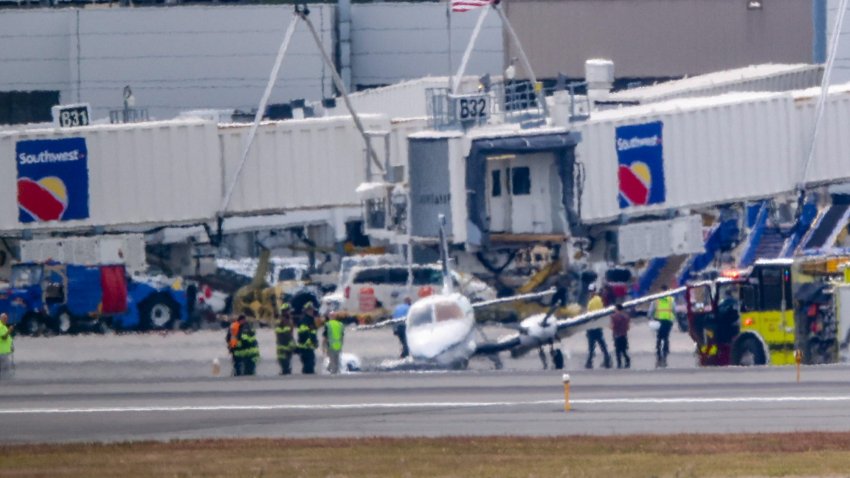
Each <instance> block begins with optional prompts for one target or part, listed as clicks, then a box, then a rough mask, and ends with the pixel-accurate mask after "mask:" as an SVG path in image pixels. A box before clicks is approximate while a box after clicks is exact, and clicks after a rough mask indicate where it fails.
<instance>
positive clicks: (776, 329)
mask: <svg viewBox="0 0 850 478" xmlns="http://www.w3.org/2000/svg"><path fill="white" fill-rule="evenodd" d="M826 264H827V263H826V262H825V260H823V259H800V260H796V261H795V260H792V259H771V260H762V261H757V262H756V263H755V264H754V265H753V267H752V268H751V269H749V270H744V271H726V272H725V273H724V274H723V276H724V277H721V278H719V279H717V280H713V281H701V282H695V283H691V284H688V286H687V290H686V296H685V297H686V301H687V315H688V325H689V334H690V336H691V338H692V339H693V340H694V342H696V344H697V355H698V357H699V362H700V364H701V365H765V364H771V365H793V364H794V363H795V362H796V354H797V351H799V352H800V353H801V354H802V356H801V359H802V362H803V363H807V364H814V363H832V362H835V361H837V360H838V347H837V342H838V341H837V340H836V334H837V331H838V329H839V323H838V322H839V319H838V317H839V315H838V314H837V313H836V308H835V304H834V301H833V299H832V290H833V285H832V284H831V283H830V282H829V279H830V274H829V273H828V272H827V267H826ZM821 271H823V273H821Z"/></svg>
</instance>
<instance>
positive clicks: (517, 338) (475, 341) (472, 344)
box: [359, 216, 684, 369]
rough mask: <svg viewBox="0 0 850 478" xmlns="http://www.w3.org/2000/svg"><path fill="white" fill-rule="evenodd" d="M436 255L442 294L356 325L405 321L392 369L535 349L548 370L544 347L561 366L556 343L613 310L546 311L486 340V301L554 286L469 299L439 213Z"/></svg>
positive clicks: (452, 365)
mask: <svg viewBox="0 0 850 478" xmlns="http://www.w3.org/2000/svg"><path fill="white" fill-rule="evenodd" d="M440 222H441V226H440V259H441V262H442V267H443V289H442V291H441V293H439V294H435V295H431V296H428V297H424V298H422V299H419V300H418V301H416V302H415V303H414V304H413V305H411V306H410V310H409V311H408V313H407V316H406V317H403V318H397V319H391V320H386V321H383V322H380V323H377V324H374V325H370V326H362V327H360V328H359V329H361V330H364V329H372V328H379V327H387V326H391V325H396V324H399V323H402V322H404V323H405V326H406V328H405V331H406V335H407V346H408V350H409V351H410V356H409V357H408V359H405V360H402V361H398V362H396V363H395V364H393V365H391V366H389V367H386V368H391V369H408V368H416V369H419V368H448V369H463V368H466V366H467V365H468V363H469V359H470V358H472V357H473V356H476V355H483V356H487V357H489V358H490V359H491V360H493V361H494V363H495V364H496V367H497V368H500V367H501V362H500V360H499V357H498V354H499V353H500V352H504V351H508V352H510V354H511V356H512V357H514V358H516V357H519V356H521V355H524V354H525V353H528V352H529V351H531V350H533V349H538V351H539V355H540V359H541V361H542V362H543V367H544V368H547V363H546V354H545V352H544V347H546V346H548V347H549V353H550V355H551V357H552V362H553V365H554V367H555V368H557V369H560V368H563V367H564V359H563V354H562V353H561V351H560V349H558V348H556V347H555V342H558V341H560V340H561V339H562V338H565V337H568V336H570V335H572V334H574V333H576V332H580V331H583V330H585V329H588V328H591V327H600V326H601V325H600V324H597V323H596V322H598V321H599V320H600V319H602V318H604V317H606V316H609V315H611V314H613V312H614V307H613V306H611V307H607V308H604V309H601V310H597V311H594V312H588V313H585V314H581V315H578V316H575V317H571V318H569V319H560V320H559V319H557V318H555V317H553V315H552V314H553V312H554V310H555V308H554V307H553V308H551V309H550V310H549V312H547V313H540V314H535V315H532V316H530V317H528V318H526V319H525V320H523V321H522V322H520V323H519V324H518V325H517V326H516V327H514V328H515V330H516V331H515V332H514V333H512V334H510V335H507V336H505V337H502V338H500V339H499V340H497V341H495V342H490V341H487V340H486V338H485V337H484V336H483V334H482V333H481V331H480V329H479V328H478V324H477V323H476V321H475V309H477V308H481V307H487V306H490V305H494V304H498V303H503V302H513V301H518V300H525V299H532V298H539V297H544V296H547V295H552V294H554V292H555V289H551V290H548V291H546V292H542V293H536V294H523V295H516V296H512V297H505V298H500V299H495V300H490V301H484V302H476V303H474V304H473V303H471V302H470V301H469V299H468V298H466V297H465V296H464V295H462V294H460V293H457V292H455V291H453V290H452V282H451V279H450V277H451V276H450V274H449V266H448V246H447V244H446V235H445V230H444V229H445V218H444V217H443V216H440ZM682 291H684V287H681V288H678V289H673V290H669V291H666V292H662V293H658V294H653V295H649V296H646V297H641V298H640V299H635V300H632V301H628V302H625V303H624V304H623V307H624V308H630V307H635V306H638V305H641V304H645V303H647V302H651V301H653V300H655V299H658V298H660V297H666V296H669V295H674V294H677V293H680V292H682Z"/></svg>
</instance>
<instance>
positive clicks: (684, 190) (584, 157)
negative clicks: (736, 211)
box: [576, 93, 796, 222]
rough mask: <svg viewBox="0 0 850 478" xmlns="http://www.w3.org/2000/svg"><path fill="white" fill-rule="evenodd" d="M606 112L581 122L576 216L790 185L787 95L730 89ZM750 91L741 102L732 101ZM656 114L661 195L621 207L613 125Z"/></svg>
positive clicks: (735, 197)
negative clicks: (659, 199) (581, 179)
mask: <svg viewBox="0 0 850 478" xmlns="http://www.w3.org/2000/svg"><path fill="white" fill-rule="evenodd" d="M724 98H725V100H724V99H718V98H711V99H706V100H702V101H700V100H682V101H680V102H671V103H664V104H660V105H655V106H650V107H638V108H634V114H632V115H629V114H624V112H619V113H615V112H607V113H601V114H599V115H598V116H597V117H596V118H595V119H592V120H591V121H589V122H587V123H585V124H582V125H581V126H580V128H579V129H580V131H581V134H582V141H581V142H580V143H579V145H578V146H577V147H576V159H577V160H578V161H579V162H581V163H582V164H583V165H584V167H585V168H586V181H585V185H584V194H583V197H582V203H581V215H582V219H583V220H585V221H588V222H594V221H605V220H611V219H614V218H616V217H617V216H618V215H620V214H622V213H628V214H640V213H644V212H653V211H661V210H666V209H671V208H680V207H692V206H697V205H710V204H717V203H723V202H733V201H740V200H745V199H748V198H755V197H765V196H769V195H772V194H776V193H778V192H781V191H788V190H790V189H792V188H793V185H794V184H795V181H794V174H793V173H794V165H795V163H793V158H792V156H793V151H794V147H795V143H794V141H795V139H794V135H795V134H796V130H795V128H794V112H795V111H794V105H793V100H792V99H791V97H790V95H788V94H771V93H764V94H749V95H745V96H743V97H742V96H741V95H729V96H727V97H724ZM736 98H737V100H742V99H744V98H749V100H747V101H743V102H740V101H737V100H736ZM653 121H661V122H662V123H663V168H664V176H665V186H666V200H665V201H664V202H663V203H661V204H656V205H651V206H639V207H630V208H627V209H620V207H619V204H618V201H617V194H618V191H619V182H618V173H617V168H618V157H617V149H616V145H615V129H616V127H617V126H622V125H636V124H643V123H649V122H653Z"/></svg>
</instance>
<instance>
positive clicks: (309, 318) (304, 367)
mask: <svg viewBox="0 0 850 478" xmlns="http://www.w3.org/2000/svg"><path fill="white" fill-rule="evenodd" d="M317 315H318V313H317V311H316V307H315V306H314V305H313V303H312V302H307V303H306V304H304V308H303V310H302V313H301V316H300V317H299V318H298V323H297V326H298V329H297V330H298V345H297V347H296V348H297V350H298V356H299V357H301V373H303V374H306V375H310V374H314V373H316V348H318V346H319V338H318V336H317V335H316V329H317V324H316V317H317Z"/></svg>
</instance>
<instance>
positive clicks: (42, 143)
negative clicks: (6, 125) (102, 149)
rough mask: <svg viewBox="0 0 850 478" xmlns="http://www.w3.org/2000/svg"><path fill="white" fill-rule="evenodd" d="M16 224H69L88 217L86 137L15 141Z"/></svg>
mask: <svg viewBox="0 0 850 478" xmlns="http://www.w3.org/2000/svg"><path fill="white" fill-rule="evenodd" d="M15 162H16V164H17V170H18V177H17V185H18V221H19V222H21V223H24V224H26V223H32V222H47V221H70V220H76V219H88V217H89V170H88V150H87V148H86V140H85V138H62V139H39V140H25V141H18V142H17V143H16V145H15Z"/></svg>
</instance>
